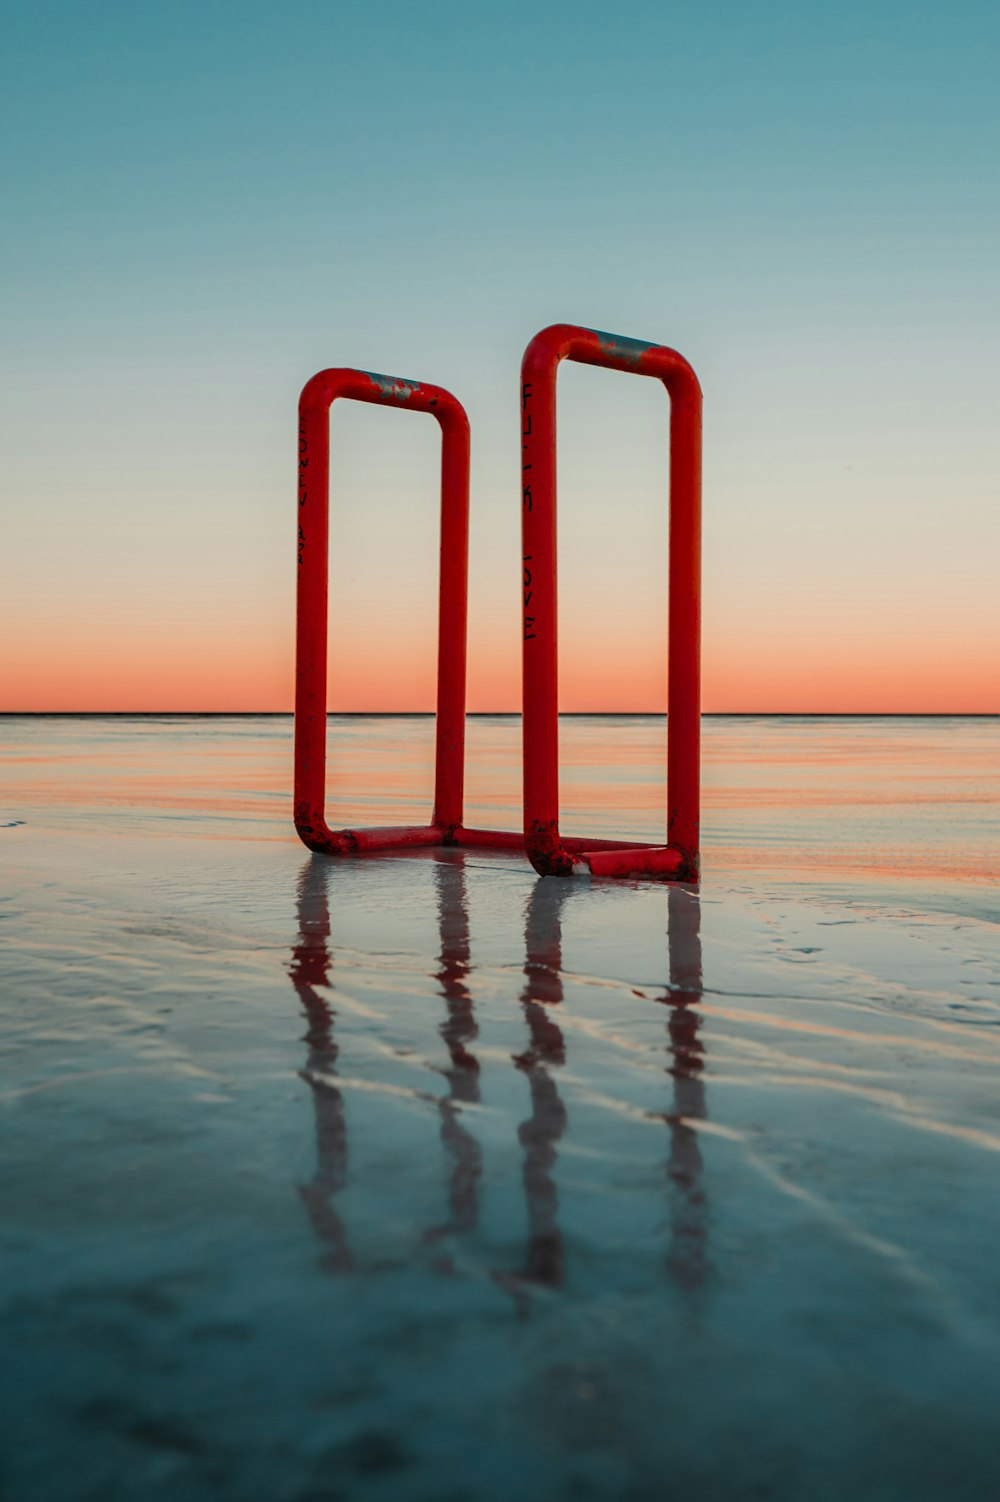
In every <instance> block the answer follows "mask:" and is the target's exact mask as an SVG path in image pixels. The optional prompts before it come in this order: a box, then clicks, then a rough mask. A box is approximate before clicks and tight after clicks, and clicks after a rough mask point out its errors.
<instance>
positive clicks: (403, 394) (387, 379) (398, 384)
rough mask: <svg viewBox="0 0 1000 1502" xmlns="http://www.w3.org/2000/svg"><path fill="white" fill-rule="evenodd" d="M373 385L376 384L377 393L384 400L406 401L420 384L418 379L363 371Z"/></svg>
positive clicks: (414, 393)
mask: <svg viewBox="0 0 1000 1502" xmlns="http://www.w3.org/2000/svg"><path fill="white" fill-rule="evenodd" d="M363 374H364V375H366V376H367V377H368V379H369V380H370V381H371V383H372V385H373V386H377V387H378V390H379V394H380V395H381V396H382V397H384V398H385V400H386V401H393V402H408V401H409V400H410V398H411V397H412V396H415V395H416V393H417V389H418V387H419V385H420V382H419V381H407V380H404V379H403V377H402V376H387V375H378V374H377V373H376V372H375V371H374V370H366V371H364V372H363Z"/></svg>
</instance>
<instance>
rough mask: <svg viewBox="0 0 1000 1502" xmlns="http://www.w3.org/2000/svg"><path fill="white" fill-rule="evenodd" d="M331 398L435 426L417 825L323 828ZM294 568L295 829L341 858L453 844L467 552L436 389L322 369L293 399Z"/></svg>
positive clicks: (456, 409) (462, 495)
mask: <svg viewBox="0 0 1000 1502" xmlns="http://www.w3.org/2000/svg"><path fill="white" fill-rule="evenodd" d="M339 397H348V398H349V399H351V400H352V401H358V402H375V403H378V404H381V405H382V406H387V407H403V408H407V409H409V410H410V411H414V412H430V413H431V414H432V415H433V416H434V417H436V418H437V420H438V422H439V424H440V426H441V566H440V578H439V597H438V598H439V603H438V633H439V634H438V672H437V742H436V760H435V779H434V810H433V813H432V814H431V822H430V824H429V825H427V826H426V827H424V826H421V827H413V828H411V827H402V828H387V829H340V830H336V831H334V830H330V829H329V828H328V827H327V823H326V818H325V814H324V810H325V803H326V666H327V585H328V576H329V556H328V554H329V520H328V513H329V479H330V427H329V411H330V405H331V403H332V402H334V401H336V400H337V399H338V398H339ZM298 512H299V543H298V547H299V562H298V604H297V631H296V680H295V828H296V829H297V831H298V833H299V836H300V838H301V839H302V841H303V842H304V844H306V845H308V847H309V849H310V850H316V851H319V852H320V853H322V854H325V855H347V854H353V853H355V852H357V851H361V850H386V849H391V848H393V847H396V846H400V845H440V844H454V843H456V835H457V832H458V831H459V829H460V827H461V824H462V802H463V782H464V759H465V652H466V615H467V604H468V552H469V419H468V417H467V416H466V414H465V409H464V407H463V406H462V404H461V402H459V401H457V400H456V398H455V397H453V396H452V395H451V393H450V392H449V391H445V390H443V389H442V388H441V387H440V386H429V385H426V384H425V383H423V382H419V381H403V380H397V379H394V378H392V377H390V376H381V375H373V374H371V373H370V372H368V371H364V370H321V371H320V372H319V374H318V375H314V376H313V378H312V380H311V381H308V382H307V383H306V385H305V387H304V389H303V391H302V396H301V398H300V401H299V506H298Z"/></svg>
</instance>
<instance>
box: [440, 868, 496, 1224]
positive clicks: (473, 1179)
mask: <svg viewBox="0 0 1000 1502" xmlns="http://www.w3.org/2000/svg"><path fill="white" fill-rule="evenodd" d="M434 881H435V886H436V889H437V902H438V928H439V932H440V943H441V948H440V952H439V961H440V967H439V969H438V971H437V980H438V982H439V983H440V986H441V994H442V996H443V997H444V999H445V1007H446V1014H445V1019H444V1022H443V1023H442V1024H441V1027H440V1029H439V1032H440V1034H441V1037H442V1038H443V1039H444V1043H445V1046H446V1048H447V1050H448V1060H449V1063H448V1067H447V1068H446V1069H445V1070H444V1071H443V1073H444V1077H445V1079H446V1080H447V1081H448V1094H447V1095H443V1096H442V1097H441V1099H440V1102H439V1104H438V1110H439V1111H440V1113H441V1141H442V1143H443V1145H444V1149H445V1152H446V1153H447V1155H448V1158H449V1160H450V1171H449V1174H448V1206H449V1210H450V1212H451V1214H450V1220H449V1222H448V1223H447V1224H446V1225H443V1226H437V1227H435V1228H434V1229H433V1230H431V1231H429V1232H428V1233H427V1240H434V1239H436V1238H437V1237H439V1236H444V1235H447V1234H448V1233H449V1232H451V1231H471V1230H472V1229H473V1228H474V1227H475V1225H476V1223H477V1221H478V1219H479V1181H480V1179H481V1177H482V1172H483V1153H482V1148H481V1147H480V1146H479V1143H478V1142H477V1141H476V1139H475V1137H474V1136H473V1135H472V1133H471V1132H470V1131H469V1129H468V1128H467V1127H466V1126H465V1124H464V1122H463V1120H462V1107H463V1106H466V1105H477V1104H478V1103H479V1099H480V1094H479V1060H478V1059H477V1058H476V1056H475V1054H473V1053H470V1051H469V1044H470V1043H472V1042H473V1041H474V1039H475V1038H477V1037H478V1035H479V1028H478V1027H477V1025H476V1018H475V1013H474V1011H473V1005H472V993H471V991H470V990H469V987H468V984H467V982H468V978H469V974H470V971H471V969H472V959H471V951H470V947H469V908H468V902H467V898H466V889H465V854H464V852H463V851H455V852H454V853H449V854H448V856H441V857H438V858H437V859H436V861H435V866H434Z"/></svg>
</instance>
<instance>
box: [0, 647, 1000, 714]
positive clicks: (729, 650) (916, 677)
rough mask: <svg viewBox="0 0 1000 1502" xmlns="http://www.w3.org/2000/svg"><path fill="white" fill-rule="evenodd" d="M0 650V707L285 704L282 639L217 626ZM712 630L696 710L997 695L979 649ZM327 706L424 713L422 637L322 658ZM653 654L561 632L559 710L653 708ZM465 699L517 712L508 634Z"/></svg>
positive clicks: (961, 700)
mask: <svg viewBox="0 0 1000 1502" xmlns="http://www.w3.org/2000/svg"><path fill="white" fill-rule="evenodd" d="M23 642H24V639H23V638H22V647H21V650H20V652H19V653H18V654H15V655H13V656H8V658H7V660H6V661H5V664H4V669H3V674H2V681H0V692H2V699H0V709H2V710H3V711H5V712H19V711H21V712H33V713H39V712H42V713H44V712H60V711H61V712H82V713H86V712H108V713H112V712H129V711H134V712H137V713H141V712H157V711H162V712H165V713H166V712H174V713H182V712H185V711H190V712H192V713H211V712H232V713H239V712H252V711H287V710H290V709H291V708H292V703H293V679H294V671H293V639H292V633H291V629H290V627H286V630H285V632H284V635H283V637H282V636H279V635H278V634H277V633H275V635H273V636H270V635H268V633H267V632H266V631H265V630H259V631H258V632H257V633H256V635H255V636H250V635H248V634H239V635H237V634H235V633H231V632H225V633H220V634H219V638H218V639H217V640H215V641H211V640H210V641H208V642H207V643H205V642H202V641H201V640H199V639H196V638H195V637H194V636H193V635H192V636H189V635H178V634H176V633H175V634H173V635H172V636H171V637H170V639H168V640H167V641H164V640H163V639H162V638H161V637H160V636H159V635H157V634H150V633H138V634H135V635H133V636H132V638H131V639H129V638H128V637H127V636H126V635H124V634H122V633H115V632H109V631H96V630H93V631H83V630H81V631H78V632H77V633H75V635H74V636H73V638H72V640H69V641H62V640H59V639H58V638H53V637H48V638H43V639H41V640H39V641H36V642H35V643H31V642H29V643H28V644H27V646H25V645H23ZM794 645H795V650H794V651H793V650H792V647H791V645H790V644H788V643H782V642H780V641H775V640H773V639H770V640H769V639H768V638H767V637H766V636H765V635H764V634H763V633H762V634H760V635H759V636H758V637H757V638H756V639H755V638H754V637H753V636H752V635H749V634H747V635H744V637H743V638H742V639H736V640H733V639H732V637H730V636H729V635H728V633H727V634H725V635H723V634H722V633H721V632H718V631H716V632H713V633H712V634H711V635H710V637H709V638H708V640H707V642H706V651H705V660H704V679H703V708H704V710H705V712H706V713H713V712H714V713H726V712H730V713H790V714H795V713H801V714H812V713H818V714H879V713H887V714H892V713H895V714H907V713H913V714H934V713H944V714H948V713H952V714H996V713H1000V689H998V681H997V673H996V670H995V662H996V653H995V651H994V650H993V649H992V645H991V644H987V643H984V642H980V643H979V644H978V651H977V650H974V647H975V644H972V645H971V646H970V644H969V643H963V642H959V641H956V642H953V643H941V642H940V641H939V642H938V643H937V644H936V647H935V649H934V650H930V649H929V646H928V644H923V648H922V650H921V651H915V650H914V648H913V645H912V643H910V642H907V641H900V640H894V639H890V638H886V640H884V641H883V642H881V643H879V642H878V641H873V642H872V643H870V644H869V646H868V648H867V650H865V651H860V650H857V649H856V648H855V646H854V644H851V643H844V642H843V641H842V640H841V641H837V640H834V641H829V640H826V641H824V640H822V639H820V640H811V639H810V638H809V636H808V634H806V635H804V636H803V637H801V638H800V639H799V640H798V641H797V642H796V643H795V644H794ZM331 657H332V663H331V673H330V691H329V706H330V709H331V711H337V710H341V711H351V712H365V711H370V712H373V713H392V712H399V713H403V712H421V711H429V710H432V709H433V707H434V689H435V662H434V643H433V639H432V637H431V636H430V634H429V633H420V634H417V635H415V637H414V639H413V640H412V641H410V642H408V643H407V644H406V650H405V651H403V650H401V647H400V643H399V641H398V639H392V640H388V641H386V640H373V639H372V638H370V637H369V638H368V640H367V642H366V651H365V654H364V656H363V658H362V657H361V656H359V655H352V654H350V653H348V652H347V651H346V650H342V651H339V652H332V653H331ZM664 658H665V653H664V652H663V651H662V650H659V651H648V652H646V653H644V654H640V653H638V652H635V651H633V652H632V653H631V654H629V653H625V652H622V653H621V654H616V653H615V652H614V651H613V650H612V649H610V648H608V649H607V650H606V651H604V652H602V651H600V650H599V649H597V648H595V647H594V645H593V644H592V643H588V644H587V650H586V651H577V650H574V646H573V643H572V641H568V642H567V641H566V640H565V634H564V645H563V650H562V662H561V671H560V708H561V709H562V710H564V711H565V712H576V713H580V712H595V713H599V712H601V711H604V712H609V713H614V712H619V713H630V712H631V713H655V712H662V711H663V710H664V709H665V703H666V695H665V684H664ZM468 707H469V710H470V711H472V712H483V713H488V712H514V711H517V710H518V709H519V707H520V662H519V656H518V643H517V640H516V638H514V639H513V640H511V642H510V645H509V649H508V650H507V651H502V650H501V649H500V648H499V647H498V646H497V644H496V642H495V640H491V641H490V642H489V644H488V647H484V648H477V643H476V642H475V640H473V641H472V642H471V643H470V656H469V694H468Z"/></svg>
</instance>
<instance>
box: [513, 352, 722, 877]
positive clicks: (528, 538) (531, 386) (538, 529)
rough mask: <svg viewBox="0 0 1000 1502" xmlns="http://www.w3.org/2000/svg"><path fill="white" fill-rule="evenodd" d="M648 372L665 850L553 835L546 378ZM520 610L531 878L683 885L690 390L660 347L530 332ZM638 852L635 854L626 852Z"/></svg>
mask: <svg viewBox="0 0 1000 1502" xmlns="http://www.w3.org/2000/svg"><path fill="white" fill-rule="evenodd" d="M567 359H569V360H578V361H582V362H583V363H584V364H588V365H603V366H606V367H608V368H609V369H612V370H624V371H631V372H632V373H634V374H636V375H645V376H653V377H654V378H655V379H657V380H660V381H662V382H663V384H664V386H665V387H666V389H667V392H668V394H669V396H670V594H669V607H668V611H669V614H668V648H669V677H668V698H667V726H668V737H667V841H668V843H667V845H666V846H665V847H659V846H648V845H647V846H634V845H633V846H630V845H628V844H627V843H626V842H625V841H620V842H617V843H615V844H614V845H613V847H612V848H610V849H609V848H608V845H609V844H610V843H611V842H608V844H606V843H605V842H604V841H598V840H589V841H588V840H583V841H578V840H564V839H563V838H562V837H561V835H560V832H559V683H558V677H559V671H558V642H557V636H558V631H557V627H558V622H557V614H556V599H557V561H556V373H557V370H558V367H559V364H560V362H561V361H562V360H567ZM520 406H521V464H522V471H521V536H522V558H521V603H522V610H523V629H522V650H523V668H524V677H523V684H524V688H523V703H524V717H523V726H522V729H523V737H524V838H525V846H526V848H527V852H528V856H529V858H530V860H531V863H532V865H533V866H534V867H535V870H536V871H538V872H539V874H540V875H542V876H570V875H572V874H573V873H574V872H575V871H580V870H590V871H591V872H592V873H593V874H594V875H601V876H659V877H665V878H669V879H673V880H678V881H688V882H693V881H697V879H698V872H699V851H698V843H699V755H700V747H699V741H700V657H701V388H700V386H699V385H698V379H697V376H696V375H695V373H694V371H693V369H692V368H691V366H690V365H689V364H688V362H687V360H685V359H684V357H683V356H682V355H679V354H678V353H677V351H676V350H673V349H668V348H667V347H666V346H664V345H659V344H647V343H645V342H643V341H641V340H638V339H623V338H619V337H618V336H617V335H614V334H602V333H599V332H598V331H596V330H595V329H585V328H580V327H577V326H576V325H574V324H565V323H562V324H553V325H552V326H551V327H550V328H547V329H542V331H541V333H539V334H536V335H535V337H534V339H532V341H531V343H530V344H529V345H528V347H527V349H526V350H525V352H524V360H523V362H522V366H521V403H520ZM629 851H631V852H636V851H639V852H641V854H635V853H632V854H625V852H629Z"/></svg>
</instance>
